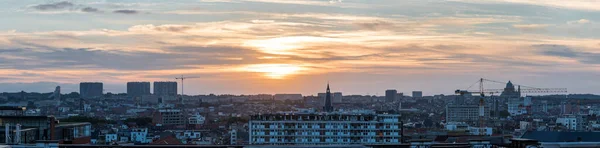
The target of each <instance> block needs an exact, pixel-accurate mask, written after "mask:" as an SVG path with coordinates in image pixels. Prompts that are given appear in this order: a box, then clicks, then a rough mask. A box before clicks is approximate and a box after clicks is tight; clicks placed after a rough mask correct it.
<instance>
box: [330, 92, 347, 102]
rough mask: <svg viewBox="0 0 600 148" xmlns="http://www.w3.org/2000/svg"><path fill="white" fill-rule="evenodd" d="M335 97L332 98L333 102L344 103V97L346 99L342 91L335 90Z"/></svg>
mask: <svg viewBox="0 0 600 148" xmlns="http://www.w3.org/2000/svg"><path fill="white" fill-rule="evenodd" d="M332 97H333V98H331V103H335V104H337V103H342V102H343V99H344V95H342V92H334V93H333V96H332Z"/></svg>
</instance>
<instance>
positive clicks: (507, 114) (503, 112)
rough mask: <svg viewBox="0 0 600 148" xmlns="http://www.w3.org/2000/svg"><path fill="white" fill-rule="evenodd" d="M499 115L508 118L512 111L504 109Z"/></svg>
mask: <svg viewBox="0 0 600 148" xmlns="http://www.w3.org/2000/svg"><path fill="white" fill-rule="evenodd" d="M499 115H500V117H502V118H506V117H508V116H510V113H509V112H508V111H506V110H504V111H500V113H499Z"/></svg>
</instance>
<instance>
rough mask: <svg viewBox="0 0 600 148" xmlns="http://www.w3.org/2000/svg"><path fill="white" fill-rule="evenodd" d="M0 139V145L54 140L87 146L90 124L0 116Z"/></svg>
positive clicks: (31, 117) (41, 117)
mask: <svg viewBox="0 0 600 148" xmlns="http://www.w3.org/2000/svg"><path fill="white" fill-rule="evenodd" d="M7 130H8V131H7ZM0 137H2V138H0V143H5V144H6V143H10V144H32V143H36V141H38V140H56V141H57V142H58V143H60V144H89V143H90V140H91V124H90V123H88V122H77V123H74V122H72V123H67V122H64V123H61V122H59V121H58V120H57V119H56V118H54V117H53V116H0ZM16 137H19V138H16ZM7 140H8V141H7Z"/></svg>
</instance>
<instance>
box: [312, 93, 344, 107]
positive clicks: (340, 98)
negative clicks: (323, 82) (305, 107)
mask: <svg viewBox="0 0 600 148" xmlns="http://www.w3.org/2000/svg"><path fill="white" fill-rule="evenodd" d="M332 95H333V96H331V97H332V98H331V103H332V104H337V103H342V102H344V101H343V99H344V96H343V95H342V93H341V92H334V93H333V94H332ZM317 96H318V97H319V98H320V99H319V100H320V102H321V105H325V101H326V99H327V93H318V94H317Z"/></svg>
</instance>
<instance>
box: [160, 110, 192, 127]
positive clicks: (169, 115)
mask: <svg viewBox="0 0 600 148" xmlns="http://www.w3.org/2000/svg"><path fill="white" fill-rule="evenodd" d="M152 123H153V124H155V125H159V124H160V125H164V126H171V125H175V126H178V125H185V124H186V118H185V116H184V114H183V112H182V111H181V110H180V109H159V110H158V111H156V112H154V115H153V118H152Z"/></svg>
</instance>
